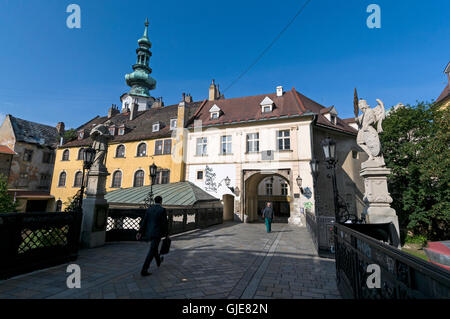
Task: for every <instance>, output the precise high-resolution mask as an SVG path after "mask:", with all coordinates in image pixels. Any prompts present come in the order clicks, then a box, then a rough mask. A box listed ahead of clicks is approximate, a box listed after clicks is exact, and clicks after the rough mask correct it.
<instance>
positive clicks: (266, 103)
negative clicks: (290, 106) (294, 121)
mask: <svg viewBox="0 0 450 319" xmlns="http://www.w3.org/2000/svg"><path fill="white" fill-rule="evenodd" d="M260 105H261V111H262V112H263V113H268V112H272V110H273V101H272V100H271V99H270V98H269V97H268V96H266V97H265V98H264V100H262V102H261V103H260Z"/></svg>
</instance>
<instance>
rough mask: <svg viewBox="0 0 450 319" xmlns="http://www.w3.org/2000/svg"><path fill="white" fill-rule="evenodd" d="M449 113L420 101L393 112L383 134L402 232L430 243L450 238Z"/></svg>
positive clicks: (390, 180)
mask: <svg viewBox="0 0 450 319" xmlns="http://www.w3.org/2000/svg"><path fill="white" fill-rule="evenodd" d="M449 120H450V119H449V112H448V111H446V110H439V109H438V108H436V106H434V105H432V104H430V103H425V102H420V103H418V104H417V105H415V106H407V107H405V108H400V109H398V110H396V111H393V112H391V113H390V114H389V116H387V117H386V119H385V121H384V122H383V129H384V133H382V134H381V142H382V145H383V153H384V157H385V161H386V165H387V166H388V167H389V168H391V169H392V174H391V176H390V177H389V190H390V193H391V196H392V198H393V200H394V201H393V203H392V206H393V208H395V210H396V211H397V214H398V216H399V222H400V227H401V228H403V229H405V228H406V229H408V230H409V231H412V232H413V233H414V234H415V235H423V236H425V237H426V238H428V239H429V240H444V239H449V237H450V230H449V226H450V189H449V184H450V169H449V168H450V149H449V146H450V132H449V124H450V123H449Z"/></svg>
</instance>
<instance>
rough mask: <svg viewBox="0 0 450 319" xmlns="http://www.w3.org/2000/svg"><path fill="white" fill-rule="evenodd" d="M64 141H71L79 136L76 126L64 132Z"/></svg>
mask: <svg viewBox="0 0 450 319" xmlns="http://www.w3.org/2000/svg"><path fill="white" fill-rule="evenodd" d="M63 138H64V142H65V143H67V142H70V141H72V140H74V139H76V138H77V131H76V130H75V129H74V128H71V129H68V130H65V131H64V134H63Z"/></svg>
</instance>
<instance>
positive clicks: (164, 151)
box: [50, 102, 198, 211]
mask: <svg viewBox="0 0 450 319" xmlns="http://www.w3.org/2000/svg"><path fill="white" fill-rule="evenodd" d="M197 107H198V103H183V102H182V103H180V105H172V106H167V107H160V108H155V109H149V110H146V111H142V112H137V116H136V118H133V116H132V115H131V114H130V112H122V113H120V114H116V115H114V116H111V115H109V116H108V117H97V118H95V119H93V120H91V121H90V122H88V123H87V124H85V125H84V126H82V127H81V128H79V129H78V134H79V135H78V139H76V140H74V141H70V142H68V143H65V144H63V145H60V146H59V147H58V149H57V151H56V159H55V168H54V174H53V179H52V187H51V192H50V193H51V195H53V196H54V198H55V199H54V204H53V210H55V211H58V210H64V209H65V208H66V207H67V206H68V205H69V204H70V202H71V200H72V199H73V197H74V196H75V195H76V194H77V192H78V191H79V190H80V188H81V178H82V172H83V156H82V151H83V149H84V148H86V147H89V146H90V145H91V144H92V140H91V139H90V138H89V137H86V136H83V134H88V133H89V130H88V129H90V128H93V127H94V126H96V125H98V124H104V125H106V126H109V127H110V133H112V135H113V139H112V141H111V142H110V143H109V145H108V153H107V157H106V161H105V165H106V167H107V169H108V173H109V174H110V175H109V176H108V177H107V181H106V191H107V192H109V191H112V190H116V189H118V188H129V187H140V186H146V185H150V184H151V181H150V168H149V167H150V165H152V164H153V163H154V164H155V165H156V166H157V167H158V174H157V177H156V180H155V183H156V184H166V183H176V182H181V181H184V175H185V167H184V165H185V164H184V161H183V156H184V147H185V145H184V144H185V139H184V133H185V132H184V125H185V121H186V118H187V116H188V114H189V113H192V112H194V111H195V109H196V108H197ZM110 113H111V112H110ZM114 122H116V123H117V122H119V123H122V126H123V127H124V128H125V132H123V135H119V134H120V133H119V132H120V125H119V129H117V126H118V125H117V124H114ZM175 122H176V124H175ZM154 123H158V125H159V126H160V130H159V131H157V132H154V131H153V128H152V126H153V124H154ZM127 127H128V128H129V132H127V129H126V128H127ZM80 133H81V134H80ZM145 135H147V136H148V138H142V139H141V138H139V137H141V136H145Z"/></svg>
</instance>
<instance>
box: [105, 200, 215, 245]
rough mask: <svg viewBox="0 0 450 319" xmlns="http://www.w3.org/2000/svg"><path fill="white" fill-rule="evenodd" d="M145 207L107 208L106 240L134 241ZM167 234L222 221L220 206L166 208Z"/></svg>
mask: <svg viewBox="0 0 450 319" xmlns="http://www.w3.org/2000/svg"><path fill="white" fill-rule="evenodd" d="M145 212H146V209H140V208H139V209H109V211H108V223H107V226H106V241H135V240H136V233H137V232H138V230H139V228H140V223H141V221H142V218H144V215H145ZM167 217H168V221H169V234H171V235H174V234H178V233H183V232H186V231H190V230H194V229H197V228H206V227H209V226H212V225H217V224H221V223H223V209H222V208H188V209H181V208H174V209H167Z"/></svg>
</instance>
